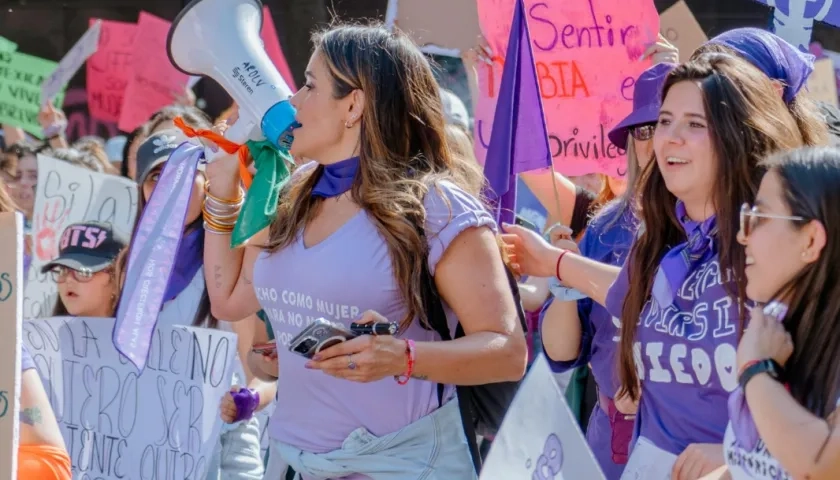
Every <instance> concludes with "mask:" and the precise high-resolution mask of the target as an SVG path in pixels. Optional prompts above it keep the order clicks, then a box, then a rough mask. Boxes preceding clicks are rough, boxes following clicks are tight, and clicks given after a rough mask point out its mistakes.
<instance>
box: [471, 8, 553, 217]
mask: <svg viewBox="0 0 840 480" xmlns="http://www.w3.org/2000/svg"><path fill="white" fill-rule="evenodd" d="M550 165H551V152H550V150H549V148H548V132H547V131H546V128H545V115H544V114H543V106H542V98H541V96H540V87H539V83H538V80H537V69H536V67H535V66H534V52H533V51H532V50H531V34H530V33H529V31H528V23H527V21H526V20H525V4H524V2H523V0H517V1H516V7H515V10H514V13H513V24H512V25H511V28H510V39H509V40H508V47H507V55H506V56H505V67H504V70H503V72H502V82H501V85H500V87H499V100H498V102H497V103H496V113H495V115H494V117H493V132H492V134H491V136H490V145H489V147H488V148H487V158H486V160H485V162H484V176H485V178H487V183H488V186H487V188H486V189H485V192H484V193H485V196H486V197H487V198H488V199H489V200H490V201H491V202H492V203H493V206H494V207H495V209H496V212H495V214H496V215H495V216H496V220H497V221H500V222H504V223H513V219H514V209H515V207H516V175H517V174H519V173H522V172H528V171H530V170H537V169H541V168H546V167H549V166H550Z"/></svg>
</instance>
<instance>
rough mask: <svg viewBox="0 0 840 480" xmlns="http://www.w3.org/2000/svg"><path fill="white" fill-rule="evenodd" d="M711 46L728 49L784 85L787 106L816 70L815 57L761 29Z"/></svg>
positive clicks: (728, 35)
mask: <svg viewBox="0 0 840 480" xmlns="http://www.w3.org/2000/svg"><path fill="white" fill-rule="evenodd" d="M708 43H711V44H717V45H723V46H725V47H728V48H730V49H732V50H734V51H735V52H737V53H738V54H739V55H740V56H742V57H743V58H744V59H745V60H747V61H748V62H750V63H752V64H753V65H754V66H755V67H756V68H758V69H759V70H761V71H762V72H764V74H765V75H767V76H768V77H770V78H771V79H773V80H778V81H780V82H782V83H783V84H784V87H785V91H784V100H785V103H790V102H792V101H793V99H794V97H796V95H797V94H798V93H799V91H800V90H801V89H802V87H804V86H805V83H806V82H807V81H808V76H809V75H811V72H812V71H813V70H814V56H813V55H811V54H809V53H803V52H800V51H799V49H797V48H796V47H794V46H793V45H791V44H790V43H788V42H786V41H785V40H784V39H782V38H781V37H779V36H777V35H774V34H772V33H770V32H768V31H765V30H761V29H758V28H736V29H734V30H729V31H728V32H724V33H721V34H720V35H718V36H717V37H715V38H713V39H711V40H709V42H708Z"/></svg>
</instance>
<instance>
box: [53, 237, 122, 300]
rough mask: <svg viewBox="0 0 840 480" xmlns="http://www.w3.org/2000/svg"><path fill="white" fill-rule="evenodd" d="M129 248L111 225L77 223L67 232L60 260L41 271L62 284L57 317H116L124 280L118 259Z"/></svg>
mask: <svg viewBox="0 0 840 480" xmlns="http://www.w3.org/2000/svg"><path fill="white" fill-rule="evenodd" d="M127 246H128V242H127V241H126V240H125V238H123V237H122V236H120V235H119V234H117V232H114V230H113V229H112V228H111V226H110V225H109V224H105V223H98V222H85V223H75V224H72V225H69V226H68V227H67V228H66V229H64V232H63V233H62V234H61V242H60V243H59V250H58V257H57V258H56V259H55V260H53V261H51V262H49V263H47V264H46V265H44V266H43V267H42V268H41V272H42V273H47V272H49V273H50V275H52V278H53V279H54V280H55V282H56V283H57V284H58V300H57V301H56V305H55V310H54V311H53V316H56V317H58V316H66V315H72V316H74V317H113V316H114V313H115V312H116V311H117V301H118V299H119V297H120V284H121V277H122V275H121V274H120V272H119V271H118V270H119V268H118V265H117V264H118V263H120V262H118V261H117V258H118V257H119V256H120V254H121V253H122V252H123V250H125V248H126V247H127Z"/></svg>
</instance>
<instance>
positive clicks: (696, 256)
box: [652, 200, 717, 309]
mask: <svg viewBox="0 0 840 480" xmlns="http://www.w3.org/2000/svg"><path fill="white" fill-rule="evenodd" d="M676 215H677V220H678V221H679V222H680V225H682V227H683V230H685V236H686V238H687V239H688V240H686V241H685V242H683V243H681V244H679V245H677V246H675V247H674V248H672V249H671V250H669V251H668V253H666V254H665V256H663V257H662V260H661V261H660V262H659V270H657V272H656V278H655V279H654V281H653V292H652V296H653V298H654V300H656V302H657V303H658V304H659V306H660V308H663V309H665V308H668V307H669V306H671V304H672V303H674V297H675V296H676V295H677V292H678V291H679V290H680V287H682V284H683V282H685V279H686V278H688V274H689V273H691V270H692V269H693V268H694V266H695V265H697V264H698V263H700V262H703V261H705V260H707V259H708V257H709V256H711V255H713V254H714V235H715V234H716V233H717V220H716V216H715V215H712V216H711V217H709V218H707V219H706V220H704V221H703V222H702V223H701V222H695V221H694V220H691V219H690V218H688V214H687V213H686V211H685V203H683V202H682V200H677V211H676Z"/></svg>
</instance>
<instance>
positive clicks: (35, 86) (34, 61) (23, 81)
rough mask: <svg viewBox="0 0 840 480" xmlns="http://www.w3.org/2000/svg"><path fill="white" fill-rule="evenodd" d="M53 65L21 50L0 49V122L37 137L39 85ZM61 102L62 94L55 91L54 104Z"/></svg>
mask: <svg viewBox="0 0 840 480" xmlns="http://www.w3.org/2000/svg"><path fill="white" fill-rule="evenodd" d="M56 65H57V64H56V63H55V62H51V61H49V60H45V59H43V58H38V57H34V56H32V55H27V54H25V53H21V52H2V51H0V123H8V124H11V125H14V126H16V127H20V128H22V129H24V130H25V131H27V132H28V133H30V134H32V135H33V136H35V137H37V138H41V125H40V124H39V123H38V111H39V110H40V109H41V84H42V83H43V82H44V79H45V78H46V77H47V75H49V74H50V73H51V72H52V71H53V70H55V68H56ZM63 101H64V94H63V93H62V92H59V93H57V94H56V96H55V98H54V103H55V105H56V106H59V107H60V106H61V104H62V102H63Z"/></svg>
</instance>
